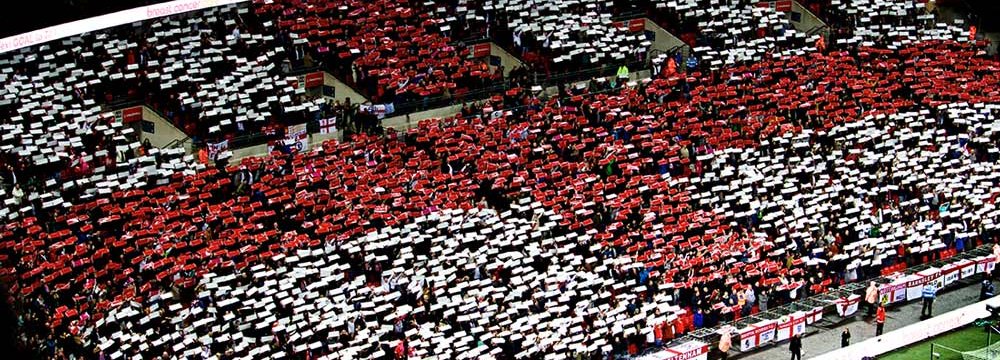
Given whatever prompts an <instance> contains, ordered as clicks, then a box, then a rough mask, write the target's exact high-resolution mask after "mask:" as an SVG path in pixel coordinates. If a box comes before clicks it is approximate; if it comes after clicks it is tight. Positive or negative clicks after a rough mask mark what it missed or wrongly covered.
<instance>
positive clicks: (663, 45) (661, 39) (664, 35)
mask: <svg viewBox="0 0 1000 360" xmlns="http://www.w3.org/2000/svg"><path fill="white" fill-rule="evenodd" d="M644 20H645V21H646V31H652V32H653V34H655V35H656V39H654V40H653V46H652V48H653V50H659V51H661V52H667V51H668V50H670V49H673V48H674V47H677V46H681V47H682V48H681V52H683V53H684V56H687V55H688V52H690V51H691V47H690V46H687V44H685V43H684V41H681V39H680V38H678V37H676V36H674V34H671V33H669V32H667V31H666V30H664V29H663V28H662V27H660V25H656V23H655V22H653V21H652V20H649V19H644Z"/></svg>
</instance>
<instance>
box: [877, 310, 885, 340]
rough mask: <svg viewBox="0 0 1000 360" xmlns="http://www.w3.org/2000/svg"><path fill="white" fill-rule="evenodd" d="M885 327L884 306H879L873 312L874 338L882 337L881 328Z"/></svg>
mask: <svg viewBox="0 0 1000 360" xmlns="http://www.w3.org/2000/svg"><path fill="white" fill-rule="evenodd" d="M884 327H885V305H883V304H879V305H878V310H876V311H875V336H881V335H882V328H884Z"/></svg>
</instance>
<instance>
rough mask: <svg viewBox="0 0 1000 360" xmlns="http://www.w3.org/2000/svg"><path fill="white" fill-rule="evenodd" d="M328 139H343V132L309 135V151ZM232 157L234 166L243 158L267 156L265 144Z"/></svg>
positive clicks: (235, 153)
mask: <svg viewBox="0 0 1000 360" xmlns="http://www.w3.org/2000/svg"><path fill="white" fill-rule="evenodd" d="M330 139H337V140H341V139H343V131H337V132H336V133H332V134H309V151H312V150H315V149H317V148H319V147H320V146H322V145H323V142H324V141H326V140H330ZM232 152H233V157H232V158H230V159H229V164H236V163H238V162H240V160H242V159H244V158H248V157H251V156H263V155H267V144H260V145H254V146H249V147H245V148H240V149H235V150H232Z"/></svg>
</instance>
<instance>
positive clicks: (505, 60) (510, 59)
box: [490, 42, 522, 76]
mask: <svg viewBox="0 0 1000 360" xmlns="http://www.w3.org/2000/svg"><path fill="white" fill-rule="evenodd" d="M490 55H493V56H497V57H499V58H500V65H503V75H504V76H507V75H508V74H510V71H511V70H512V69H514V68H515V67H518V66H521V64H522V63H521V60H520V59H518V58H517V57H515V56H514V55H512V54H511V53H509V52H507V50H504V49H503V48H502V47H500V46H498V45H497V44H494V43H492V42H491V43H490Z"/></svg>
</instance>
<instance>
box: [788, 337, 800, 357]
mask: <svg viewBox="0 0 1000 360" xmlns="http://www.w3.org/2000/svg"><path fill="white" fill-rule="evenodd" d="M788 350H790V351H791V352H792V360H802V338H800V337H799V335H795V336H792V341H791V342H790V343H789V344H788Z"/></svg>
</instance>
